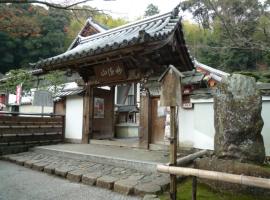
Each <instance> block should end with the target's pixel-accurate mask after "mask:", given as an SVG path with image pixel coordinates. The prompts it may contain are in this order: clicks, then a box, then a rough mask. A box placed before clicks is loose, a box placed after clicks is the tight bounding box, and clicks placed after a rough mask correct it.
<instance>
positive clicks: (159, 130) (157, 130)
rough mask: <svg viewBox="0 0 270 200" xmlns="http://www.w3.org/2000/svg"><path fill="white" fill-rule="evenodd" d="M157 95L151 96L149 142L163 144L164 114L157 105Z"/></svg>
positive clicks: (162, 109)
mask: <svg viewBox="0 0 270 200" xmlns="http://www.w3.org/2000/svg"><path fill="white" fill-rule="evenodd" d="M159 100H160V99H159V97H154V98H151V143H152V144H163V143H164V131H165V120H166V115H165V112H163V111H164V108H162V107H159V102H160V101H159Z"/></svg>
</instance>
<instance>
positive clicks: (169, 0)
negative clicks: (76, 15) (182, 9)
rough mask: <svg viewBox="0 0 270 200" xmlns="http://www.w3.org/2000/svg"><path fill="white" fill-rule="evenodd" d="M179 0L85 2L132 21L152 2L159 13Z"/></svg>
mask: <svg viewBox="0 0 270 200" xmlns="http://www.w3.org/2000/svg"><path fill="white" fill-rule="evenodd" d="M47 1H50V2H56V1H58V2H66V3H67V2H69V3H70V2H76V1H78V0H54V1H52V0H47ZM180 2H181V0H112V1H108V0H107V1H106V0H92V1H89V2H88V3H87V4H88V5H90V6H92V7H96V8H98V9H102V10H107V11H111V12H107V13H108V14H110V15H112V16H113V17H115V18H116V17H123V18H127V19H128V20H130V21H132V20H135V19H136V18H138V17H140V16H143V14H144V11H145V9H146V7H147V6H148V5H149V4H150V3H152V4H154V5H156V6H158V8H159V10H160V13H165V12H168V11H171V10H173V8H174V7H175V6H176V5H178V4H179V3H180ZM183 17H184V18H190V16H189V15H188V14H185V16H183Z"/></svg>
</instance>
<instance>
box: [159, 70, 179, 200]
mask: <svg viewBox="0 0 270 200" xmlns="http://www.w3.org/2000/svg"><path fill="white" fill-rule="evenodd" d="M182 77H184V75H183V74H182V73H181V72H180V71H178V70H177V69H176V68H175V67H174V66H172V65H170V66H169V67H168V69H167V70H166V71H165V72H164V73H163V74H162V75H161V77H160V78H159V82H161V96H160V105H161V106H170V111H171V114H170V118H171V119H170V163H169V165H170V166H176V164H177V161H176V159H177V146H178V142H177V140H178V137H177V130H176V116H175V114H176V107H178V106H181V99H182V93H181V78H182ZM170 179H171V182H170V198H171V200H176V194H177V180H176V175H174V174H170Z"/></svg>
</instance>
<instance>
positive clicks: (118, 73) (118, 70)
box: [94, 62, 127, 82]
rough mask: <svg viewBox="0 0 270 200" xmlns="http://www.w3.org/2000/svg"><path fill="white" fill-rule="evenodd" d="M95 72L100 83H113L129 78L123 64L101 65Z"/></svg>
mask: <svg viewBox="0 0 270 200" xmlns="http://www.w3.org/2000/svg"><path fill="white" fill-rule="evenodd" d="M94 70H95V74H96V77H97V78H98V80H99V82H113V81H118V80H123V79H126V78H127V75H126V71H125V67H124V65H123V63H121V62H113V63H109V64H106V65H99V66H96V67H95V68H94Z"/></svg>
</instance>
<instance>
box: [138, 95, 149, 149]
mask: <svg viewBox="0 0 270 200" xmlns="http://www.w3.org/2000/svg"><path fill="white" fill-rule="evenodd" d="M150 113H151V102H150V97H149V94H148V92H144V93H142V94H141V98H140V129H139V138H140V147H141V148H145V149H148V148H149V142H150V131H151V130H150V124H151V123H150V122H151V114H150Z"/></svg>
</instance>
